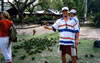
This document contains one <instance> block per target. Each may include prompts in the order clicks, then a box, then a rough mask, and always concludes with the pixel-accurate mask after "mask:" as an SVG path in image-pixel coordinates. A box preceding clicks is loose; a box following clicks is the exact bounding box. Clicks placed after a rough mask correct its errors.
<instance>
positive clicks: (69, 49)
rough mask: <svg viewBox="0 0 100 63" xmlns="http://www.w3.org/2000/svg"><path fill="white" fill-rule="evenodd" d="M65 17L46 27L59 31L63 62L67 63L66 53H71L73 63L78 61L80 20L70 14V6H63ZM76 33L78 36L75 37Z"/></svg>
mask: <svg viewBox="0 0 100 63" xmlns="http://www.w3.org/2000/svg"><path fill="white" fill-rule="evenodd" d="M61 11H62V15H63V17H62V18H60V19H58V20H57V21H56V22H55V23H54V24H53V25H52V27H49V26H46V25H45V26H44V28H45V29H48V30H53V31H55V32H56V31H59V46H60V51H61V60H62V63H66V62H67V61H66V54H69V55H70V56H71V59H72V63H76V46H77V45H78V38H79V27H78V22H77V21H76V20H74V19H73V18H71V17H69V16H68V12H69V8H68V7H63V8H62V10H61ZM75 35H76V38H75Z"/></svg>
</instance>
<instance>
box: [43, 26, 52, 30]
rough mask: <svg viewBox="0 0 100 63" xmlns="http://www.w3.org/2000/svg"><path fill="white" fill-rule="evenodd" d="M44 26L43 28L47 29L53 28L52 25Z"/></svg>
mask: <svg viewBox="0 0 100 63" xmlns="http://www.w3.org/2000/svg"><path fill="white" fill-rule="evenodd" d="M44 28H45V29H48V30H53V29H52V27H49V26H47V25H45V26H44Z"/></svg>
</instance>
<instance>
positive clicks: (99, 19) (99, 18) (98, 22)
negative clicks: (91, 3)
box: [94, 12, 100, 28]
mask: <svg viewBox="0 0 100 63" xmlns="http://www.w3.org/2000/svg"><path fill="white" fill-rule="evenodd" d="M94 23H95V25H96V27H99V28H100V12H99V13H97V14H96V16H95V18H94Z"/></svg>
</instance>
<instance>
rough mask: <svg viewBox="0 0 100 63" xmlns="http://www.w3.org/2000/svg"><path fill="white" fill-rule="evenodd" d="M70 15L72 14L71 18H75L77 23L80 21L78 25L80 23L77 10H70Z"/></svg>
mask: <svg viewBox="0 0 100 63" xmlns="http://www.w3.org/2000/svg"><path fill="white" fill-rule="evenodd" d="M69 13H70V16H71V17H72V18H74V19H75V20H76V21H78V23H79V20H78V17H77V16H76V13H77V11H76V10H75V9H72V10H70V12H69Z"/></svg>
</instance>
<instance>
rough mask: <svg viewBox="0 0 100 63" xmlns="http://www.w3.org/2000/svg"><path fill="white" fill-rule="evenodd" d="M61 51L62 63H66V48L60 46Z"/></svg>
mask: <svg viewBox="0 0 100 63" xmlns="http://www.w3.org/2000/svg"><path fill="white" fill-rule="evenodd" d="M60 51H61V61H62V63H66V47H65V46H64V45H60Z"/></svg>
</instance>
